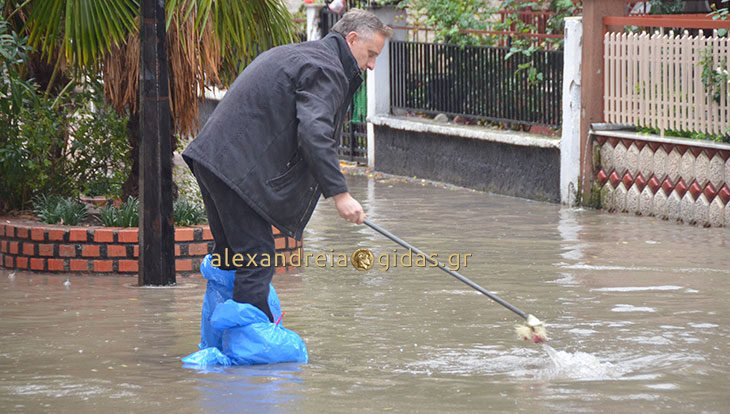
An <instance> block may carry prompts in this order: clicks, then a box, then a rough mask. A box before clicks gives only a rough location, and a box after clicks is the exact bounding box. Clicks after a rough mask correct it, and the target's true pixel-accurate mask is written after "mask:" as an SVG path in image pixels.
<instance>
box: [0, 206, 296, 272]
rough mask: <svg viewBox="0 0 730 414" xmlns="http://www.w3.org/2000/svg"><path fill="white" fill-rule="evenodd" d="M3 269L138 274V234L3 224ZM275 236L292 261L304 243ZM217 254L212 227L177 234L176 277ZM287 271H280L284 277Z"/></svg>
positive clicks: (110, 229) (8, 221)
mask: <svg viewBox="0 0 730 414" xmlns="http://www.w3.org/2000/svg"><path fill="white" fill-rule="evenodd" d="M0 220H1V222H0V266H1V267H5V268H7V269H21V270H31V271H38V272H51V273H80V274H110V273H121V274H136V273H137V272H138V269H139V265H138V258H139V236H138V229H137V228H119V227H68V226H54V225H45V224H42V223H36V222H33V221H30V220H20V219H9V218H1V219H0ZM273 230H274V240H275V241H276V251H277V253H284V254H285V255H286V256H287V257H288V256H289V255H290V254H291V253H292V252H294V251H296V250H298V249H301V247H302V243H301V242H297V241H296V240H295V239H293V238H290V237H286V236H285V235H283V234H281V233H279V231H278V230H277V229H276V228H273ZM212 248H213V235H212V234H211V232H210V228H209V227H208V226H194V227H177V228H176V229H175V271H176V273H177V275H178V276H179V277H180V276H190V275H199V268H200V261H201V260H202V259H203V257H205V255H206V254H208V253H210V251H211V250H212ZM284 270H287V269H286V268H277V271H284Z"/></svg>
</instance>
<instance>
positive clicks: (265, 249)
mask: <svg viewBox="0 0 730 414" xmlns="http://www.w3.org/2000/svg"><path fill="white" fill-rule="evenodd" d="M193 174H194V175H195V178H196V179H197V180H198V185H199V186H200V190H201V194H202V196H203V203H204V204H205V210H206V213H207V214H208V224H209V225H210V231H211V233H213V239H214V240H215V247H214V250H213V251H214V253H218V254H220V255H221V256H220V257H223V256H222V255H223V254H226V253H227V254H228V261H229V264H232V263H231V261H232V260H233V257H234V255H236V254H238V255H240V257H241V262H242V263H241V264H242V267H238V268H236V279H235V282H234V285H233V300H234V301H236V302H240V303H250V304H252V305H254V306H256V307H257V308H259V309H261V311H263V312H264V313H265V314H266V316H268V317H269V320H270V321H272V322H273V320H274V318H273V316H272V314H271V309H269V304H268V296H269V283H271V279H272V278H273V276H274V267H273V266H264V267H262V266H260V265H259V263H260V262H261V258H262V256H264V255H268V257H269V258H271V263H273V262H274V260H273V259H274V257H275V253H276V250H275V246H274V235H273V233H272V231H271V224H269V223H268V222H267V221H266V220H264V219H263V218H262V217H261V216H260V215H259V214H258V213H256V212H255V211H254V210H253V209H251V208H250V207H249V206H248V204H247V203H246V202H245V201H243V200H242V199H241V198H240V197H239V196H238V194H236V192H235V191H233V190H232V189H231V188H230V187H228V186H227V185H226V184H225V183H224V182H223V181H221V180H220V179H219V178H218V177H216V176H215V174H213V173H211V172H210V171H208V170H207V169H206V168H204V167H202V166H200V165H199V164H197V163H196V164H195V166H194V169H193ZM226 249H227V251H226ZM254 255H256V256H254ZM254 257H255V259H254V260H253V261H251V260H249V258H254ZM221 268H222V269H225V270H229V269H228V268H227V267H223V266H222V267H221ZM230 268H231V269H233V268H235V267H233V266H230Z"/></svg>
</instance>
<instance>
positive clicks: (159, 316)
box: [0, 176, 730, 413]
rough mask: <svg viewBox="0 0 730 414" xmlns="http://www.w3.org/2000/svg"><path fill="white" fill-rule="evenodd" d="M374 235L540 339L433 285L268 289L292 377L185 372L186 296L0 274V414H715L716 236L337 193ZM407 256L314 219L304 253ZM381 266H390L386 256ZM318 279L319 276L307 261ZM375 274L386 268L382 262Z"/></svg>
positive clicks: (191, 344) (278, 368)
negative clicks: (291, 351) (529, 317)
mask: <svg viewBox="0 0 730 414" xmlns="http://www.w3.org/2000/svg"><path fill="white" fill-rule="evenodd" d="M348 180H349V182H350V185H351V191H352V192H353V194H354V195H355V196H356V197H357V198H358V199H359V200H361V201H362V203H363V205H364V207H365V209H366V212H367V214H368V215H369V217H370V218H371V219H372V220H373V222H375V223H378V224H380V225H381V226H382V227H384V228H386V229H388V230H390V231H391V232H393V233H394V234H396V235H398V236H400V237H402V238H404V239H406V240H407V241H409V242H411V243H413V244H414V245H416V246H417V247H419V248H420V249H422V250H424V251H426V252H438V253H439V258H440V259H442V261H446V260H447V257H448V255H449V254H461V255H462V260H460V264H461V265H463V256H464V254H466V253H469V254H471V255H472V256H470V257H467V266H466V267H463V266H462V268H461V269H460V272H461V273H462V274H464V275H465V276H467V277H469V278H471V279H472V280H474V281H475V282H477V283H479V284H480V285H482V286H484V287H485V288H487V289H489V290H491V291H493V292H495V293H497V294H499V295H500V296H501V297H503V298H504V299H506V300H508V301H510V302H511V303H513V304H514V305H516V306H517V307H519V308H521V309H523V310H525V311H526V312H528V313H533V314H535V315H536V316H537V317H538V318H540V319H542V320H544V321H545V322H546V324H547V330H548V335H549V337H550V341H549V342H548V343H547V344H544V345H536V344H533V343H530V342H525V341H520V340H517V339H515V336H514V333H513V325H514V324H515V323H517V322H519V318H518V317H517V316H516V315H514V314H512V313H511V312H509V311H507V310H506V309H504V308H502V307H501V306H499V305H498V304H496V303H494V302H492V301H491V300H490V299H488V298H487V297H486V296H483V295H481V294H479V293H476V292H475V291H473V290H472V289H471V288H469V287H468V286H466V285H464V284H462V283H461V282H459V281H457V280H456V279H453V278H452V277H451V276H449V275H447V274H445V273H443V272H442V271H440V270H438V269H434V268H421V267H413V266H412V267H404V266H402V265H401V264H400V263H399V264H398V267H395V268H393V267H391V268H390V269H389V270H387V271H385V270H382V269H383V268H384V267H385V266H381V265H379V264H378V263H376V265H375V267H374V268H373V269H371V270H369V271H364V272H362V271H357V270H355V269H353V268H352V267H348V268H341V267H337V266H335V267H324V268H320V267H317V266H316V265H315V264H313V263H311V262H310V267H308V268H302V269H301V270H300V271H297V272H289V273H285V274H278V275H277V276H276V277H275V279H274V285H275V286H276V288H277V290H278V293H279V297H280V299H281V302H282V308H283V310H284V311H285V312H286V315H285V316H284V319H283V323H284V324H285V326H286V327H288V328H290V329H293V330H295V331H297V332H298V333H299V334H300V335H301V336H302V337H303V339H304V340H305V342H306V343H307V346H308V349H309V356H310V362H309V363H308V364H279V365H269V366H253V367H229V368H216V369H208V370H196V369H189V368H183V367H182V365H181V362H180V357H182V356H185V355H187V354H189V353H191V352H194V351H195V350H196V349H197V347H196V345H197V343H198V341H199V322H200V313H199V312H200V307H201V303H202V297H203V292H204V288H205V285H204V281H203V280H201V279H195V278H191V279H184V280H180V281H179V286H177V287H174V288H143V289H140V288H136V287H131V286H130V285H131V284H133V283H134V282H135V280H134V279H133V278H129V277H109V276H106V277H74V276H71V277H67V276H58V275H42V274H31V273H22V272H17V273H15V274H10V272H8V271H7V270H0V301H1V305H2V306H0V329H1V332H2V335H0V410H1V411H2V412H113V411H120V412H172V411H174V412H256V413H259V412H266V413H268V412H273V413H279V412H282V413H286V412H303V413H323V412H426V413H431V412H433V413H436V412H459V413H461V412H530V413H535V412H540V413H542V412H546V413H547V412H578V413H580V412H587V413H591V412H619V413H628V412H646V411H649V412H655V411H664V412H697V413H699V412H708V413H712V412H717V413H721V412H728V406H729V405H730V392H729V391H728V390H730V379H728V374H727V372H728V370H729V369H730V346H729V345H730V343H729V342H728V339H729V337H730V329H729V328H728V323H727V321H728V318H729V317H730V301H728V300H727V292H728V291H730V266H728V259H729V258H730V254H728V247H729V246H730V230H726V229H701V228H697V227H692V226H686V225H678V224H672V223H667V222H662V221H659V220H654V219H650V218H649V219H647V218H640V217H633V216H629V215H610V214H603V213H599V212H596V211H592V210H579V209H566V208H561V207H559V206H557V205H553V204H546V203H540V202H532V201H527V200H521V199H516V198H510V197H502V196H496V195H491V194H484V193H479V192H472V191H467V190H463V189H453V188H451V189H447V188H442V187H438V186H432V185H428V184H425V185H422V184H419V183H403V182H401V181H400V180H397V179H372V178H370V179H368V178H367V177H360V176H356V177H349V178H348ZM360 247H363V248H369V249H372V250H373V253H374V254H375V256H376V260H377V257H378V256H380V255H381V254H390V255H392V254H393V249H394V248H397V252H396V254H398V255H400V254H403V253H405V251H404V249H402V248H398V246H396V245H395V244H393V243H392V242H391V241H390V240H388V239H385V238H384V237H382V236H380V235H378V234H377V233H375V232H374V231H372V230H370V229H369V228H366V227H365V226H355V225H350V224H347V223H345V222H344V221H343V220H342V219H340V218H339V217H337V215H336V212H335V210H334V208H333V206H332V204H331V202H330V201H322V202H321V203H320V206H319V207H318V209H317V211H316V212H315V215H314V217H313V219H312V222H311V223H310V225H309V227H308V230H307V232H306V234H305V252H310V253H313V254H317V253H327V254H330V255H333V256H332V257H333V258H336V257H338V256H337V255H338V254H347V255H349V254H350V253H351V252H352V251H353V250H354V249H355V248H360ZM390 259H391V265H392V256H391V257H390ZM320 263H322V261H320ZM382 263H384V259H383V262H382Z"/></svg>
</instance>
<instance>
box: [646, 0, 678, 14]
mask: <svg viewBox="0 0 730 414" xmlns="http://www.w3.org/2000/svg"><path fill="white" fill-rule="evenodd" d="M649 4H650V5H651V11H650V13H651V14H680V13H682V12H683V11H684V1H682V0H651V1H650V3H649Z"/></svg>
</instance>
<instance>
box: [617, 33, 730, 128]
mask: <svg viewBox="0 0 730 414" xmlns="http://www.w3.org/2000/svg"><path fill="white" fill-rule="evenodd" d="M603 44H604V117H605V120H606V122H610V123H619V124H631V125H636V126H641V127H649V128H656V129H659V130H661V131H662V133H663V132H664V131H665V130H678V131H694V132H702V133H710V134H725V133H727V129H728V127H730V105H729V104H728V85H727V83H725V84H723V85H722V86H721V90H720V97H721V98H720V102H716V101H715V100H714V99H713V98H712V93H710V92H709V91H708V90H707V89H706V87H705V86H704V85H703V84H702V70H703V66H702V64H701V63H700V62H701V61H702V59H703V57H704V54H705V53H706V51H708V50H711V53H712V55H713V61H714V65H713V66H714V67H713V70H718V67H719V68H720V69H719V70H724V71H727V70H728V55H729V53H730V47H729V45H730V40H729V39H728V37H718V36H717V35H716V34H715V35H713V36H711V37H705V36H704V34H703V33H702V31H700V32H699V34H698V35H696V36H690V35H689V34H688V33H687V32H685V33H684V34H682V35H681V36H680V35H675V34H674V33H673V32H669V34H663V35H662V34H659V33H656V34H652V35H649V34H647V33H606V35H605V38H604V43H603Z"/></svg>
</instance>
